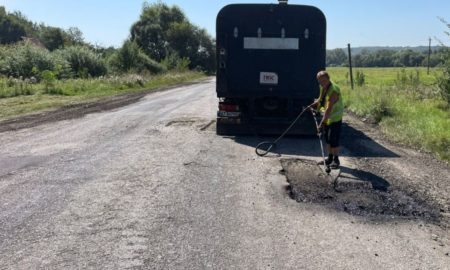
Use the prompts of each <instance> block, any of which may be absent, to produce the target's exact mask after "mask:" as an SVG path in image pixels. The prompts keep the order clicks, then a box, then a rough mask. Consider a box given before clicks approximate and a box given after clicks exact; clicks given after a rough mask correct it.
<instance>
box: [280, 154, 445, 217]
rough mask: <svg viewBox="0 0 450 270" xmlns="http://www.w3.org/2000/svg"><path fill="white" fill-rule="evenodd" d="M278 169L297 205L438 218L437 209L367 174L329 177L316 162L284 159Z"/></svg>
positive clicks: (379, 178) (383, 180) (354, 173)
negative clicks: (280, 170)
mask: <svg viewBox="0 0 450 270" xmlns="http://www.w3.org/2000/svg"><path fill="white" fill-rule="evenodd" d="M281 166H282V168H283V170H282V171H283V174H284V175H285V176H286V178H287V181H288V183H289V185H290V186H289V188H288V192H289V195H290V196H291V198H292V199H294V200H296V201H297V202H300V203H314V204H321V205H324V206H326V207H328V208H331V209H334V210H336V211H344V212H347V213H349V214H352V215H357V216H371V217H374V216H379V217H383V216H386V217H389V218H396V217H397V218H418V219H424V220H426V221H433V222H434V221H438V220H439V218H440V211H439V209H438V208H436V207H433V206H431V205H429V204H427V203H425V200H421V199H420V198H413V197H411V196H409V195H407V194H406V192H403V191H402V190H396V189H394V188H392V187H390V185H389V182H388V181H386V180H385V179H383V178H381V177H379V176H376V175H373V174H370V173H367V172H361V171H358V170H355V169H353V170H350V169H349V170H347V172H346V173H345V174H344V175H341V176H339V177H337V176H338V175H337V173H336V172H335V171H333V172H332V173H331V176H328V175H327V174H325V172H323V170H322V169H321V168H320V167H319V166H318V165H317V164H316V162H315V161H309V160H302V159H283V160H281ZM336 177H337V178H336Z"/></svg>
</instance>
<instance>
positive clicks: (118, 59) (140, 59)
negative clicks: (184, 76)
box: [110, 41, 164, 74]
mask: <svg viewBox="0 0 450 270" xmlns="http://www.w3.org/2000/svg"><path fill="white" fill-rule="evenodd" d="M110 65H111V68H112V69H113V70H114V71H118V72H138V73H141V72H144V71H149V72H151V73H154V74H156V73H160V72H163V71H164V67H163V66H162V65H161V64H159V63H158V62H156V61H154V60H152V59H151V58H150V57H148V56H147V55H146V54H145V53H144V52H143V51H142V50H141V48H140V47H139V46H138V45H137V44H136V43H135V42H132V41H127V42H125V43H124V44H123V46H122V48H120V50H119V51H118V52H116V53H115V54H114V55H112V56H111V59H110Z"/></svg>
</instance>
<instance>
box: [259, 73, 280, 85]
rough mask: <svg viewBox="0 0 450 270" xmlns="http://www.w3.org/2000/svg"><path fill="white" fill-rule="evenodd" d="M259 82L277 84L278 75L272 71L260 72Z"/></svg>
mask: <svg viewBox="0 0 450 270" xmlns="http://www.w3.org/2000/svg"><path fill="white" fill-rule="evenodd" d="M259 83H261V84H272V85H276V84H278V75H277V74H276V73H274V72H261V73H260V75H259Z"/></svg>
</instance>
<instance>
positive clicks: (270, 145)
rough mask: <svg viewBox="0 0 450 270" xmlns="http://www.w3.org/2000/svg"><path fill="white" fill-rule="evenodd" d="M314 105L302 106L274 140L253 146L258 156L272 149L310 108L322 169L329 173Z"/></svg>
mask: <svg viewBox="0 0 450 270" xmlns="http://www.w3.org/2000/svg"><path fill="white" fill-rule="evenodd" d="M313 105H314V103H312V104H310V105H308V106H307V107H306V108H304V109H303V110H302V111H301V112H300V114H299V115H298V116H297V118H295V120H294V121H293V122H292V124H291V125H290V126H289V127H288V128H287V129H286V130H285V131H284V132H283V133H282V134H281V135H280V136H279V137H278V138H277V139H276V140H274V141H264V142H261V143H259V144H258V145H257V146H256V148H255V152H256V154H257V155H258V156H260V157H263V156H265V155H267V154H268V153H269V152H270V150H272V149H273V148H275V147H276V145H277V143H278V141H279V140H281V138H283V137H284V136H285V135H286V133H288V131H289V130H290V129H291V128H292V127H293V126H294V125H295V123H297V121H298V120H299V119H300V117H301V116H302V115H303V114H304V113H305V112H306V111H307V110H310V111H311V113H312V115H313V118H314V122H315V123H316V129H317V131H318V132H317V136H318V137H319V141H320V149H321V150H322V158H323V165H324V170H325V172H326V173H327V174H330V172H331V169H330V167H329V166H328V165H326V162H325V154H324V150H323V143H322V130H319V124H318V121H317V119H316V118H317V113H315V112H314V110H313V108H312V106H313ZM264 149H265V150H264Z"/></svg>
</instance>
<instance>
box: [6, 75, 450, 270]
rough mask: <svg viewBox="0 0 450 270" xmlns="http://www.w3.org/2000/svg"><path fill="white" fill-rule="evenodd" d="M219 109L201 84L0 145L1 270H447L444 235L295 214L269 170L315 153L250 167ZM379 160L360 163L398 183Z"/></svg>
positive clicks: (288, 148) (296, 142)
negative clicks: (224, 128) (219, 123)
mask: <svg viewBox="0 0 450 270" xmlns="http://www.w3.org/2000/svg"><path fill="white" fill-rule="evenodd" d="M216 107H217V100H216V98H215V92H214V81H213V80H210V81H206V82H203V83H199V84H195V85H190V86H185V87H179V88H175V89H172V90H168V91H164V92H158V93H154V94H151V95H148V96H146V97H145V98H143V99H141V100H140V101H139V102H137V103H135V104H131V105H128V106H126V107H122V108H118V109H114V110H112V111H107V112H101V113H94V114H88V115H86V116H84V117H82V118H79V119H72V120H65V121H58V122H53V123H47V124H43V125H40V126H36V127H33V128H29V129H22V130H18V131H8V132H3V133H0V146H1V147H0V269H82V268H83V269H84V268H89V269H128V268H131V269H450V257H449V255H448V252H450V248H449V244H450V242H449V230H448V227H445V226H442V225H440V224H436V222H434V223H433V222H428V221H427V220H423V219H415V218H411V219H409V218H399V217H395V216H394V217H392V220H389V217H387V218H384V219H374V218H373V217H369V216H366V215H355V214H351V213H348V212H346V211H339V209H334V208H330V207H327V206H326V205H323V204H313V203H298V202H296V201H295V200H292V199H291V198H290V197H289V195H288V192H287V191H286V186H287V181H286V177H285V176H284V175H282V174H280V173H279V170H280V169H281V168H282V167H281V164H280V160H281V159H284V158H302V157H303V158H308V159H313V160H319V159H320V152H319V151H320V147H319V144H318V141H317V139H315V138H301V139H298V138H289V139H286V140H285V141H283V146H282V147H281V148H280V152H281V154H282V156H281V157H280V156H277V155H269V157H266V158H261V157H258V156H256V155H255V153H254V146H255V145H256V144H257V143H258V142H259V140H260V138H256V137H240V138H227V137H220V136H216V135H215V130H214V129H215V125H214V124H213V123H212V122H211V121H213V120H214V119H215V114H216ZM368 136H369V135H368ZM385 147H387V146H385ZM354 151H356V150H353V149H351V148H344V149H343V152H344V157H343V165H345V166H347V167H349V168H350V167H352V166H360V163H361V162H363V161H367V158H366V159H364V158H363V157H360V156H358V155H354V154H352V153H354ZM390 151H391V152H392V153H395V154H393V155H378V156H373V157H369V158H373V159H374V160H376V161H377V162H378V164H381V163H380V162H382V165H380V166H384V168H385V170H387V171H389V170H394V169H395V170H397V171H399V172H401V171H402V170H404V167H402V165H401V164H402V162H403V161H402V160H404V159H402V156H403V154H404V153H406V152H401V151H403V150H398V149H397V148H395V149H392V150H390ZM405 151H409V152H407V153H409V154H408V156H409V157H411V156H413V154H414V153H416V152H414V151H412V150H405ZM411 153H413V154H411ZM380 160H381V161H380ZM433 164H435V163H433ZM436 164H439V163H436ZM436 166H441V165H436ZM442 166H444V167H442V168H443V169H441V170H442V171H441V172H440V173H438V174H437V175H435V178H436V179H437V180H436V181H438V182H441V183H444V187H448V181H449V180H448V175H449V174H447V173H448V167H445V165H442ZM424 167H430V166H429V165H428V166H427V164H424ZM431 167H432V166H431ZM360 168H362V167H360ZM439 168H441V167H439ZM445 168H447V169H445ZM416 170H417V171H419V172H420V171H421V168H418V169H417V168H416ZM424 170H426V168H423V169H422V171H424ZM419 172H418V173H419ZM397 173H398V172H397ZM404 173H405V174H406V173H411V172H410V171H409V172H404ZM410 178H411V177H410ZM386 179H388V180H389V181H392V182H395V181H394V180H395V179H394V180H391V179H390V178H389V177H388V176H386ZM419 180H420V179H419ZM393 185H394V184H393ZM394 186H395V185H394ZM439 190H440V191H436V192H435V193H433V194H437V195H436V196H437V197H439V196H441V197H442V196H447V198H448V194H447V193H444V194H441V193H442V192H444V191H445V192H447V189H446V188H440V189H439ZM439 192H441V193H439ZM425 193H426V192H425ZM441 197H439V198H441ZM444 200H445V198H444ZM442 204H443V205H445V202H444V203H442ZM446 211H448V210H447V209H443V210H442V209H441V212H444V214H446V213H447V212H446Z"/></svg>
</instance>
